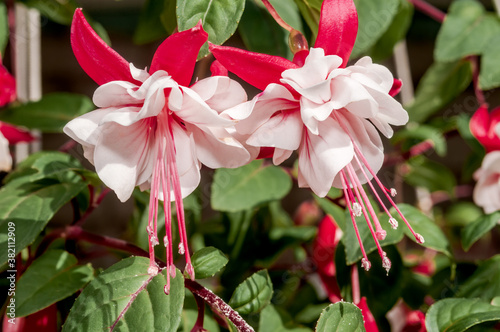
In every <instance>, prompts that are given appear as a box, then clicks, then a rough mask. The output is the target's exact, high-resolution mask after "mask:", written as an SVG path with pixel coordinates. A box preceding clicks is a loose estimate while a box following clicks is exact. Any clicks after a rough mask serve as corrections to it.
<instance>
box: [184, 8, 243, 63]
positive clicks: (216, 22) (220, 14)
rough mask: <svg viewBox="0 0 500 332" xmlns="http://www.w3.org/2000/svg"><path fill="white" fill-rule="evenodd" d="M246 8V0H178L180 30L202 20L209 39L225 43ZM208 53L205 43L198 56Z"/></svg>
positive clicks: (189, 27)
mask: <svg viewBox="0 0 500 332" xmlns="http://www.w3.org/2000/svg"><path fill="white" fill-rule="evenodd" d="M244 9H245V0H189V1H188V0H177V11H176V12H177V24H178V26H179V31H184V30H187V29H191V28H192V27H194V26H195V25H196V24H198V22H199V21H200V20H201V22H202V24H203V29H204V30H205V31H206V32H207V33H208V40H209V41H210V42H211V43H213V44H217V45H221V44H222V43H224V42H225V41H226V40H227V39H229V37H231V36H232V35H233V33H234V32H235V31H236V28H237V27H238V23H239V21H240V18H241V15H242V14H243V10H244ZM207 54H208V46H207V45H204V46H203V48H202V49H201V50H200V54H199V55H198V58H202V57H204V56H205V55H207Z"/></svg>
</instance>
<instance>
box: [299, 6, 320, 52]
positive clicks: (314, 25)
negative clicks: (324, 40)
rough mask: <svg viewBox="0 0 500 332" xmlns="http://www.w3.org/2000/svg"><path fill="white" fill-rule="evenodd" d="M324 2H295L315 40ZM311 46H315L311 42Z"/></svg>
mask: <svg viewBox="0 0 500 332" xmlns="http://www.w3.org/2000/svg"><path fill="white" fill-rule="evenodd" d="M322 1H323V0H295V4H297V7H298V8H299V11H300V13H301V14H302V17H303V18H304V21H306V23H307V25H308V27H309V29H310V30H311V32H312V35H313V38H312V39H313V40H315V39H316V36H317V35H318V24H319V18H320V10H321V3H322ZM311 44H313V43H312V42H311Z"/></svg>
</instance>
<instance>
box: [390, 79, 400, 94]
mask: <svg viewBox="0 0 500 332" xmlns="http://www.w3.org/2000/svg"><path fill="white" fill-rule="evenodd" d="M402 86H403V82H401V80H398V79H397V78H395V79H394V83H392V88H391V90H390V91H389V95H390V96H391V97H394V96H395V95H397V94H398V93H399V91H401V87H402Z"/></svg>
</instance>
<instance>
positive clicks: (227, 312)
mask: <svg viewBox="0 0 500 332" xmlns="http://www.w3.org/2000/svg"><path fill="white" fill-rule="evenodd" d="M48 236H49V237H51V238H52V239H55V238H57V237H62V238H66V239H73V240H81V241H85V242H89V243H94V244H98V245H101V246H105V247H108V248H113V249H116V250H120V251H125V252H128V253H130V254H133V255H137V256H143V257H148V255H149V254H148V252H147V251H145V250H143V249H141V248H139V247H137V246H136V245H134V244H132V243H129V242H127V241H124V240H120V239H116V238H112V237H108V236H104V235H98V234H92V233H89V232H87V231H85V230H83V229H82V228H81V227H79V226H67V227H66V228H63V229H59V230H55V231H54V232H52V233H51V234H49V235H48ZM156 262H157V263H158V265H160V266H161V267H165V266H166V265H165V263H164V262H162V261H160V260H157V261H156ZM185 286H186V288H187V289H189V290H190V291H191V292H192V293H193V294H194V295H195V296H198V297H200V298H202V299H203V300H204V301H205V302H206V303H208V305H210V307H211V308H212V309H215V310H217V311H218V312H220V313H222V314H223V315H224V316H226V317H227V318H228V319H229V320H230V321H231V323H233V324H234V326H236V327H237V328H238V330H239V331H241V332H251V331H252V332H253V331H254V330H253V328H252V327H251V326H250V325H248V323H247V322H245V321H244V320H243V318H241V316H240V315H239V314H238V313H237V312H236V311H235V310H234V309H233V308H231V307H230V306H229V305H228V304H227V303H225V302H224V301H223V300H222V299H221V298H220V297H218V296H217V295H215V294H214V293H212V292H211V291H210V290H209V289H207V288H205V287H203V286H202V285H200V284H199V283H197V282H196V281H192V280H190V279H185Z"/></svg>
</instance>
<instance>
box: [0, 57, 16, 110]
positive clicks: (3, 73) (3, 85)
mask: <svg viewBox="0 0 500 332" xmlns="http://www.w3.org/2000/svg"><path fill="white" fill-rule="evenodd" d="M14 100H16V80H15V79H14V77H13V76H12V75H11V74H10V73H9V71H8V70H7V68H5V67H4V66H3V65H2V60H1V59H0V107H1V106H4V105H7V104H9V103H12V102H13V101H14Z"/></svg>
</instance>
